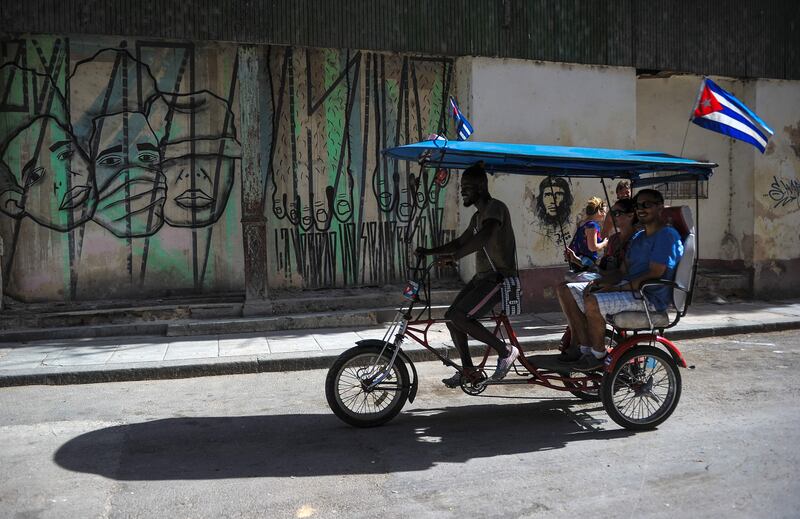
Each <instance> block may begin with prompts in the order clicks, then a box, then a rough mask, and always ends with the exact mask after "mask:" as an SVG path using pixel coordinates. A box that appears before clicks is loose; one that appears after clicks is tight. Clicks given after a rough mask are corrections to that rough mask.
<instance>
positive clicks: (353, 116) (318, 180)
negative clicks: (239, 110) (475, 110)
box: [262, 47, 457, 288]
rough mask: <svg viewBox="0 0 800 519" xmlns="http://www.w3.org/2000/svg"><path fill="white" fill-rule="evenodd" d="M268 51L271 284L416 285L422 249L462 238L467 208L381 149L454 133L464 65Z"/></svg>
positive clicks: (319, 51)
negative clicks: (412, 259) (458, 230)
mask: <svg viewBox="0 0 800 519" xmlns="http://www.w3.org/2000/svg"><path fill="white" fill-rule="evenodd" d="M267 52H268V56H267V58H266V61H267V63H268V67H267V68H268V70H267V72H266V74H267V76H268V77H269V94H268V97H269V102H268V103H267V106H266V107H265V109H266V111H267V113H266V114H262V119H264V120H266V121H267V122H266V123H265V124H266V125H270V124H271V125H272V128H270V129H268V130H267V131H268V132H271V133H272V135H273V138H272V139H270V140H269V141H270V142H269V144H268V146H269V148H268V149H266V150H265V151H264V157H269V158H268V160H265V162H266V164H267V172H266V178H267V186H266V192H265V199H266V205H265V213H266V217H267V242H268V247H267V258H268V260H267V261H268V276H269V285H270V287H271V288H290V287H291V288H321V287H345V286H348V287H352V286H369V285H372V286H375V285H383V284H386V283H392V282H398V281H405V279H406V262H407V259H408V258H409V256H410V253H411V251H413V250H414V249H415V248H416V247H417V246H419V245H423V244H424V245H427V246H431V245H434V244H440V243H442V242H445V241H449V240H451V239H453V237H454V234H455V227H456V213H455V212H454V211H449V212H448V211H447V210H446V207H455V204H456V198H455V195H456V194H457V193H456V191H455V190H454V189H451V188H450V187H448V186H447V185H443V186H439V185H437V184H435V183H433V176H432V173H431V172H430V171H428V170H424V171H423V172H420V168H419V167H418V166H417V165H416V164H412V163H408V162H405V161H403V162H398V161H396V160H387V159H385V158H384V157H383V156H382V155H381V150H382V149H384V148H387V147H392V146H397V145H400V144H405V143H408V142H416V141H419V140H422V139H424V138H426V137H427V136H428V135H430V134H431V133H436V132H440V131H442V130H443V129H444V128H445V127H446V126H449V127H450V128H451V129H452V120H451V119H450V117H449V116H448V115H447V113H446V112H445V110H446V107H447V106H449V105H448V101H447V99H448V95H454V94H455V89H454V81H453V61H452V60H451V59H449V58H432V57H414V56H400V55H396V54H393V55H390V54H378V53H372V52H355V51H347V50H332V49H299V48H298V49H293V48H290V47H270V48H269V49H268V50H267ZM445 125H446V126H445ZM451 131H452V130H451ZM450 185H452V183H451V184H450ZM450 276H452V273H451V274H450Z"/></svg>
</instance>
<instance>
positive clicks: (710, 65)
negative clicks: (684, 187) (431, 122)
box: [0, 0, 800, 79]
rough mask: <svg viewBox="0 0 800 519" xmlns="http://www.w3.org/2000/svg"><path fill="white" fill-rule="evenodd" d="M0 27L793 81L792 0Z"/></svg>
mask: <svg viewBox="0 0 800 519" xmlns="http://www.w3.org/2000/svg"><path fill="white" fill-rule="evenodd" d="M0 31H3V32H5V33H8V34H17V33H49V34H67V35H69V34H105V35H119V36H141V37H151V38H169V39H181V40H218V41H235V42H241V43H274V44H286V45H304V46H313V47H332V48H353V49H371V50H386V51H398V52H421V53H429V54H436V55H450V56H462V55H479V56H502V57H515V58H525V59H538V60H545V61H562V62H573V63H591V64H599V65H623V66H633V67H636V68H640V69H653V70H668V71H678V72H694V73H701V74H719V75H726V76H734V77H770V78H783V79H800V4H798V2H797V0H707V1H702V0H434V1H431V0H405V1H398V0H340V1H331V0H272V1H257V0H114V1H107V0H4V1H3V2H2V3H0Z"/></svg>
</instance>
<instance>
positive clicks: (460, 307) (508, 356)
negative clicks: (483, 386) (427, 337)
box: [445, 278, 519, 380]
mask: <svg viewBox="0 0 800 519" xmlns="http://www.w3.org/2000/svg"><path fill="white" fill-rule="evenodd" d="M470 284H472V285H473V289H472V290H470V291H469V292H468V293H465V294H464V297H463V298H462V299H461V300H459V301H458V304H453V305H452V306H451V307H450V308H449V309H448V310H447V314H445V318H446V319H448V320H449V321H450V322H451V323H452V324H453V326H455V327H456V328H457V329H459V330H461V331H462V332H466V333H467V334H468V335H469V336H470V337H472V338H474V339H477V340H479V341H481V342H483V343H484V344H486V345H488V346H489V347H491V348H492V349H494V350H495V351H496V352H497V355H498V362H497V368H496V369H495V371H494V374H493V375H492V378H493V379H495V380H499V379H502V378H503V377H505V375H506V373H507V372H508V370H509V368H510V367H511V365H512V364H513V363H514V361H515V360H516V358H517V356H518V355H519V350H518V349H517V348H515V347H514V346H513V345H508V346H506V344H505V343H504V342H503V340H502V339H500V337H498V336H497V335H495V334H494V333H492V332H490V331H489V330H487V329H486V328H484V326H483V325H482V324H481V323H480V322H478V319H480V318H481V317H483V316H485V315H486V314H487V313H489V311H491V309H492V308H493V307H494V306H495V305H496V304H497V303H499V302H500V297H501V296H500V284H499V281H498V280H497V279H494V278H488V279H477V280H476V279H473V280H472V281H471V282H470Z"/></svg>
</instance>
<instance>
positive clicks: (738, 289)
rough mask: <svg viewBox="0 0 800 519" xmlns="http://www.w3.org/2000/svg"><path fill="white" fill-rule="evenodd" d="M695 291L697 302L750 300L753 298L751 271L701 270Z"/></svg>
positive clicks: (698, 271)
mask: <svg viewBox="0 0 800 519" xmlns="http://www.w3.org/2000/svg"><path fill="white" fill-rule="evenodd" d="M694 291H695V300H697V301H712V302H717V301H720V300H722V301H725V300H730V299H749V298H750V297H752V274H751V272H750V270H742V271H732V270H722V269H712V268H699V269H697V277H696V278H695V284H694Z"/></svg>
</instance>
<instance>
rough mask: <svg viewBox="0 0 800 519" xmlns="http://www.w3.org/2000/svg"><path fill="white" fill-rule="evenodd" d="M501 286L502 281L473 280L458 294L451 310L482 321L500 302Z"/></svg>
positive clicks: (490, 279)
mask: <svg viewBox="0 0 800 519" xmlns="http://www.w3.org/2000/svg"><path fill="white" fill-rule="evenodd" d="M501 286H502V280H497V279H493V278H489V279H485V278H484V279H476V278H472V279H471V280H470V282H469V283H467V286H465V287H464V288H462V289H461V292H459V293H458V295H457V296H456V298H455V300H454V301H453V304H451V305H450V310H456V311H458V312H460V313H463V314H464V315H466V316H467V317H470V318H472V319H480V318H481V317H483V316H485V315H486V314H488V313H489V311H490V310H491V309H492V308H493V307H494V305H496V304H497V303H499V302H500V287H501Z"/></svg>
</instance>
